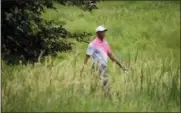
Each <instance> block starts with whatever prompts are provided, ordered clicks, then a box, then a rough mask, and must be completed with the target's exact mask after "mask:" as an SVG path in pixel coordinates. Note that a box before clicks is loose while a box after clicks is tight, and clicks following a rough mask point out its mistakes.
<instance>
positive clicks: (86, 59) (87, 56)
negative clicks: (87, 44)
mask: <svg viewBox="0 0 181 113" xmlns="http://www.w3.org/2000/svg"><path fill="white" fill-rule="evenodd" d="M89 58H90V55H88V54H86V56H85V59H84V65H83V67H82V69H81V72H80V75H82V73H83V71H84V67H85V65H86V64H87V62H88V60H89Z"/></svg>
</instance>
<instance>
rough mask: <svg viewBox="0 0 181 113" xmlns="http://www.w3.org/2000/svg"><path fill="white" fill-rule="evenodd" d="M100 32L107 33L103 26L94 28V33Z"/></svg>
mask: <svg viewBox="0 0 181 113" xmlns="http://www.w3.org/2000/svg"><path fill="white" fill-rule="evenodd" d="M102 31H107V29H106V28H105V27H104V26H98V27H97V28H96V32H102Z"/></svg>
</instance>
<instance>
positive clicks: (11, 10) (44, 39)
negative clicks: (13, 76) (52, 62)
mask: <svg viewBox="0 0 181 113" xmlns="http://www.w3.org/2000/svg"><path fill="white" fill-rule="evenodd" d="M54 1H57V0H8V1H7V0H2V58H3V59H4V60H5V61H6V62H7V63H8V64H17V63H19V61H21V62H23V63H27V61H28V62H35V61H37V59H38V57H42V56H45V55H55V54H56V52H57V51H60V52H61V51H68V50H71V49H72V44H73V43H71V42H70V41H67V40H66V39H67V38H74V39H76V40H77V41H82V40H83V37H86V36H90V35H91V33H85V32H83V33H71V32H70V31H68V30H66V29H65V28H64V27H63V26H62V25H55V22H54V21H45V20H43V19H42V18H41V16H40V15H41V13H42V12H43V11H44V8H45V7H47V8H51V9H56V8H55V7H54V6H53V2H54ZM66 2H69V3H71V4H72V5H76V6H81V5H83V4H84V2H78V1H77V2H75V1H71V0H70V1H63V0H61V1H60V0H59V3H61V4H63V5H66V4H65V3H66ZM88 6H89V5H88ZM62 39H63V40H62ZM84 42H85V41H84Z"/></svg>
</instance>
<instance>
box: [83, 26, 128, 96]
mask: <svg viewBox="0 0 181 113" xmlns="http://www.w3.org/2000/svg"><path fill="white" fill-rule="evenodd" d="M106 31H107V29H106V28H105V27H103V26H98V27H97V28H96V38H95V39H94V40H93V41H92V42H90V43H89V45H88V48H87V52H86V57H85V60H84V66H85V65H86V64H87V62H88V59H89V58H92V59H93V68H94V69H95V70H96V71H98V72H99V76H100V79H101V80H102V82H103V88H104V89H106V92H107V91H108V92H109V90H110V88H109V83H108V76H107V73H106V67H107V57H108V56H109V58H110V59H111V60H112V61H113V62H115V63H116V64H118V66H119V67H120V68H122V69H123V71H125V72H127V69H126V68H125V67H123V65H122V64H121V63H120V62H119V61H118V59H117V58H116V57H115V56H114V55H113V54H112V52H111V49H110V46H109V44H108V42H107V41H106V40H105V33H106ZM84 66H83V68H82V72H83V69H84Z"/></svg>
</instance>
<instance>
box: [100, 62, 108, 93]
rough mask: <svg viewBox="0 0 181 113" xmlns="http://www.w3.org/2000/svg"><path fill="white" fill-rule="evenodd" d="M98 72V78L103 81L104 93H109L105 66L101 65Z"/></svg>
mask: <svg viewBox="0 0 181 113" xmlns="http://www.w3.org/2000/svg"><path fill="white" fill-rule="evenodd" d="M99 74H100V79H101V81H102V82H103V89H104V91H105V94H106V95H110V86H109V80H108V75H107V73H106V66H102V65H101V66H100V68H99Z"/></svg>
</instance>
